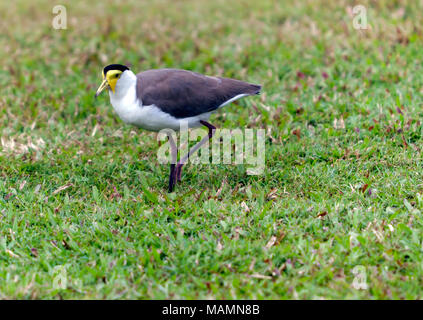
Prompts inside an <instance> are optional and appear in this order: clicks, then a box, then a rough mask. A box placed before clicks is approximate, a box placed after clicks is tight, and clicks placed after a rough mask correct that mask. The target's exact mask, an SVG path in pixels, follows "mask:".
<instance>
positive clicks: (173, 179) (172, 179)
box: [168, 134, 178, 192]
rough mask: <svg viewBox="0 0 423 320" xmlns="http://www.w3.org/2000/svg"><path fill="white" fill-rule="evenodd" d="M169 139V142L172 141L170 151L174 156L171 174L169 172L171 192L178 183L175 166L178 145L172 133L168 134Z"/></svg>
mask: <svg viewBox="0 0 423 320" xmlns="http://www.w3.org/2000/svg"><path fill="white" fill-rule="evenodd" d="M168 139H169V143H170V153H171V156H172V162H171V163H170V174H169V190H168V191H169V192H172V191H173V188H174V186H175V183H176V170H175V166H176V160H177V156H178V148H177V147H176V143H175V141H174V140H173V138H172V135H171V134H168Z"/></svg>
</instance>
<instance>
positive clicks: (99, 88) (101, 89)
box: [95, 79, 109, 98]
mask: <svg viewBox="0 0 423 320" xmlns="http://www.w3.org/2000/svg"><path fill="white" fill-rule="evenodd" d="M108 86H109V83H108V82H107V79H104V80H103V82H102V83H101V85H100V86H99V87H98V89H97V92H96V94H95V97H96V98H97V97H98V96H99V95H100V93H101V92H102V91H103V90H104V89H106V88H107V87H108Z"/></svg>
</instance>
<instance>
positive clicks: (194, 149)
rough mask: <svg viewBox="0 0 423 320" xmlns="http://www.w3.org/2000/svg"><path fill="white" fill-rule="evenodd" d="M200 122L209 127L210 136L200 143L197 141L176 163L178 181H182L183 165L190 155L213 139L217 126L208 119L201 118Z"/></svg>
mask: <svg viewBox="0 0 423 320" xmlns="http://www.w3.org/2000/svg"><path fill="white" fill-rule="evenodd" d="M200 123H201V124H202V125H204V126H206V127H207V128H208V129H209V134H208V137H204V138H203V139H201V141H200V142H199V143H197V144H196V145H195V146H194V147H192V149H191V150H189V152H188V153H187V154H186V155H185V156H184V157H183V158H182V159H180V160H179V162H178V164H177V165H176V170H175V171H176V172H175V175H176V179H177V180H178V181H181V172H182V166H183V165H184V164H185V162H186V161H187V160H188V159H189V157H190V156H191V155H192V154H193V153H194V152H195V151H197V150H198V149H199V148H200V147H201V146H202V145H203V144H205V143H206V142H207V141H209V140H211V138H212V137H213V135H214V132H215V130H216V127H215V126H214V125H212V124H211V123H208V122H207V121H203V120H200Z"/></svg>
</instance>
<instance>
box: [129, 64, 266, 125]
mask: <svg viewBox="0 0 423 320" xmlns="http://www.w3.org/2000/svg"><path fill="white" fill-rule="evenodd" d="M260 89H261V86H259V85H254V84H251V83H247V82H243V81H239V80H235V79H228V78H220V77H209V76H205V75H202V74H199V73H196V72H192V71H187V70H179V69H156V70H147V71H144V72H141V73H139V74H137V95H138V98H140V99H141V101H142V103H143V105H152V104H154V105H156V106H157V107H159V108H160V109H162V110H163V111H164V112H166V113H169V114H171V115H172V116H174V117H175V118H186V117H193V116H196V115H199V114H202V113H205V112H210V111H213V110H215V109H217V108H218V107H219V106H221V105H222V104H224V103H225V102H227V101H228V100H230V99H232V98H234V97H236V96H237V95H241V94H245V95H252V94H257V93H259V91H260Z"/></svg>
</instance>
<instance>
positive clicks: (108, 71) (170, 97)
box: [95, 64, 261, 192]
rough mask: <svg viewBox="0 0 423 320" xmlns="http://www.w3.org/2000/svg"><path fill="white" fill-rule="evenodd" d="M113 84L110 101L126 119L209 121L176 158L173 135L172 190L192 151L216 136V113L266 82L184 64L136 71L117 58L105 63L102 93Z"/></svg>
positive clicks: (159, 123) (155, 123)
mask: <svg viewBox="0 0 423 320" xmlns="http://www.w3.org/2000/svg"><path fill="white" fill-rule="evenodd" d="M104 89H108V90H109V96H110V102H111V104H112V106H113V108H114V110H115V111H116V113H117V114H118V116H119V117H120V118H121V119H122V120H123V122H125V123H128V124H131V125H134V126H136V127H138V128H142V129H146V130H150V131H160V130H162V129H172V130H175V131H178V130H179V129H180V128H181V124H182V123H183V125H185V126H186V125H187V126H188V127H189V128H193V127H199V126H206V127H207V129H208V132H209V134H208V136H207V137H205V138H203V139H202V140H201V141H200V142H199V143H198V144H196V145H195V146H194V147H193V148H192V149H191V150H189V152H188V154H187V155H185V156H184V157H181V158H180V160H179V161H178V162H176V154H177V146H176V144H175V142H174V141H173V139H172V137H171V135H169V140H170V146H171V153H172V157H173V159H174V160H173V161H172V163H171V165H170V175H169V192H172V191H173V189H174V186H175V183H176V181H180V179H181V170H182V166H183V165H184V164H185V163H186V161H187V160H188V158H189V157H190V155H191V154H193V153H194V152H195V151H196V150H198V149H199V148H200V147H201V146H202V145H203V144H204V143H206V142H207V140H209V139H211V138H212V137H213V133H214V130H215V129H216V127H215V126H213V125H212V124H210V123H208V122H207V120H208V119H209V117H210V115H211V113H212V112H213V111H216V110H218V109H220V108H221V107H223V106H225V105H227V104H229V103H231V102H233V101H235V100H237V99H240V98H242V97H245V96H250V95H256V94H259V93H260V89H261V86H260V85H256V84H251V83H247V82H243V81H239V80H235V79H229V78H222V77H211V76H206V75H202V74H199V73H196V72H192V71H187V70H181V69H153V70H147V71H143V72H140V73H138V74H134V73H133V72H132V71H131V70H130V69H129V68H128V67H127V66H124V65H121V64H111V65H108V66H107V67H105V68H104V69H103V82H102V84H101V85H100V87H99V88H98V90H97V92H96V94H95V96H96V97H97V96H98V95H99V94H100V93H101V92H102V91H103V90H104Z"/></svg>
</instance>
